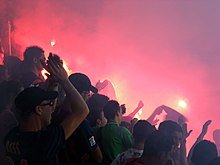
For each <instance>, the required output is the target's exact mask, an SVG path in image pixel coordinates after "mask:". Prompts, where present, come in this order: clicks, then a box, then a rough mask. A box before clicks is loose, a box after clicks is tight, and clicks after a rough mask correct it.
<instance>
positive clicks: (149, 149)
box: [141, 131, 174, 164]
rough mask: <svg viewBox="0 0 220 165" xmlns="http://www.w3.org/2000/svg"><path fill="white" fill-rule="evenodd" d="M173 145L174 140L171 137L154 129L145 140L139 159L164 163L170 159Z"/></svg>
mask: <svg viewBox="0 0 220 165" xmlns="http://www.w3.org/2000/svg"><path fill="white" fill-rule="evenodd" d="M173 145H174V142H173V140H172V139H171V138H169V137H168V136H164V134H163V133H162V132H161V131H154V132H152V134H150V135H149V137H148V138H147V140H146V142H145V145H144V151H143V155H142V156H141V159H143V160H146V161H148V160H151V161H154V162H158V163H159V164H162V163H163V164H165V163H166V162H167V161H168V160H169V159H170V151H171V149H172V147H173ZM146 163H147V162H146ZM151 163H153V162H151Z"/></svg>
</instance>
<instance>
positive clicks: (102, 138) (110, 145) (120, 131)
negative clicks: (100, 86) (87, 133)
mask: <svg viewBox="0 0 220 165" xmlns="http://www.w3.org/2000/svg"><path fill="white" fill-rule="evenodd" d="M103 110H104V115H105V117H106V118H107V120H108V122H107V124H106V125H105V126H104V127H101V128H100V129H99V130H98V132H97V140H98V142H99V144H100V147H101V150H102V153H103V164H106V165H107V164H110V163H111V162H112V161H113V160H114V159H115V158H116V156H117V155H118V154H120V153H122V152H124V151H126V150H127V149H129V148H130V147H131V146H132V142H133V137H132V134H131V133H130V132H129V130H128V129H127V128H125V127H122V126H120V123H121V119H122V110H121V107H120V105H119V103H118V102H117V101H115V100H110V101H108V103H107V104H106V105H105V106H104V109H103Z"/></svg>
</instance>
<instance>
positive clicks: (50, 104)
mask: <svg viewBox="0 0 220 165" xmlns="http://www.w3.org/2000/svg"><path fill="white" fill-rule="evenodd" d="M47 105H49V106H51V107H52V106H53V105H54V102H53V101H50V102H49V103H44V104H40V106H47Z"/></svg>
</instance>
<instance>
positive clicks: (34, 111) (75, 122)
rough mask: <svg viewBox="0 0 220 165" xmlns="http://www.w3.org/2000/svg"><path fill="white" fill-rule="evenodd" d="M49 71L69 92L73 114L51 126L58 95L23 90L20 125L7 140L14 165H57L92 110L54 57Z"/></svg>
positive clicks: (18, 99) (18, 104)
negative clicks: (70, 138) (58, 158)
mask: <svg viewBox="0 0 220 165" xmlns="http://www.w3.org/2000/svg"><path fill="white" fill-rule="evenodd" d="M47 70H48V71H49V72H50V75H51V76H53V77H54V79H56V80H57V81H58V82H59V84H60V85H61V87H62V88H63V89H64V91H65V93H66V98H65V102H66V105H67V107H68V108H69V109H71V113H69V114H68V115H67V116H65V118H64V120H63V121H62V123H61V124H59V125H55V124H54V125H52V124H51V115H52V113H53V112H54V103H55V100H56V98H57V95H58V93H57V92H55V91H44V90H43V89H40V88H38V87H30V88H26V89H25V90H23V91H22V92H21V93H20V94H19V95H18V96H17V97H16V99H15V105H16V109H17V113H18V115H19V126H18V127H15V128H13V129H12V130H11V131H10V132H9V133H8V135H7V136H6V138H5V148H6V159H7V161H8V162H9V164H10V165H14V164H19V165H20V164H22V165H26V164H28V165H52V164H53V165H54V164H55V165H56V164H58V161H57V158H56V157H57V153H58V152H59V151H60V149H61V148H62V147H63V145H64V143H65V140H66V139H67V138H69V137H70V135H71V134H72V133H73V132H74V131H75V130H76V128H77V127H78V126H79V125H80V123H81V122H82V121H83V120H84V119H85V118H86V116H87V115H88V112H89V110H88V107H87V105H86V103H85V101H84V100H83V99H82V97H81V96H80V94H79V93H78V92H77V90H76V89H75V88H74V86H73V85H72V84H71V82H70V81H69V80H68V76H67V73H66V71H65V69H64V68H63V67H62V66H61V65H58V64H57V62H56V61H55V60H54V58H53V57H51V58H49V60H48V65H47Z"/></svg>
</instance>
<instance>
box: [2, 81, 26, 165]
mask: <svg viewBox="0 0 220 165" xmlns="http://www.w3.org/2000/svg"><path fill="white" fill-rule="evenodd" d="M21 90H22V86H21V84H20V83H19V82H18V81H3V82H1V83H0V98H1V99H0V164H5V163H3V158H4V156H5V147H4V138H5V135H6V134H7V133H8V131H10V130H11V129H12V128H13V127H15V126H17V125H18V122H17V119H16V117H15V115H14V113H13V112H12V111H11V110H12V107H13V105H14V99H15V96H16V95H17V94H18V93H19V92H20V91H21Z"/></svg>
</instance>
